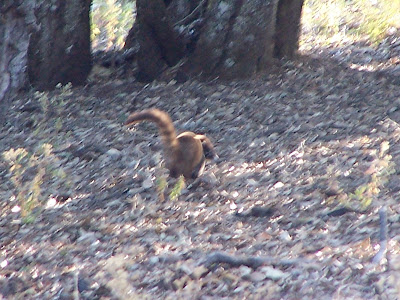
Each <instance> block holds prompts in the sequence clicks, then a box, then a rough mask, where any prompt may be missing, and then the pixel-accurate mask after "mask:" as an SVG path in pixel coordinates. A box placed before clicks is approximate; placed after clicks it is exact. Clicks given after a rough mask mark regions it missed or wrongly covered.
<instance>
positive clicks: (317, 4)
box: [302, 0, 400, 45]
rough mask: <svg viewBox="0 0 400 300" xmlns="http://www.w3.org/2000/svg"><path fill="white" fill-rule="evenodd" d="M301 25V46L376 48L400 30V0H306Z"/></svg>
mask: <svg viewBox="0 0 400 300" xmlns="http://www.w3.org/2000/svg"><path fill="white" fill-rule="evenodd" d="M302 24H303V41H302V43H307V42H310V41H314V42H313V44H314V43H316V44H322V45H324V44H325V45H328V44H340V43H342V42H347V41H349V42H352V41H359V40H367V41H369V42H371V43H372V44H377V43H379V42H380V41H381V40H382V39H383V38H384V37H385V36H387V35H389V34H391V33H393V32H395V30H396V29H397V28H400V0H380V1H378V0H325V1H320V0H306V1H305V3H304V7H303V15H302Z"/></svg>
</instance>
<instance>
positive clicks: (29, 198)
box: [3, 143, 68, 223]
mask: <svg viewBox="0 0 400 300" xmlns="http://www.w3.org/2000/svg"><path fill="white" fill-rule="evenodd" d="M3 158H4V159H5V161H6V162H7V163H8V165H9V168H10V173H11V181H12V183H13V185H14V189H15V197H16V199H17V201H18V203H19V205H20V208H21V217H22V219H23V221H24V222H25V223H32V222H34V220H35V217H36V214H35V213H34V211H35V209H36V211H37V212H39V211H40V208H41V207H42V205H43V203H44V201H45V200H46V199H47V198H48V196H49V195H50V190H51V189H46V191H44V190H43V189H42V185H43V183H44V180H46V181H47V183H50V187H53V188H54V187H55V188H59V185H60V184H62V185H65V186H68V182H67V180H66V174H65V172H64V171H63V170H62V169H61V168H60V167H59V163H58V162H57V158H56V157H55V156H54V155H53V153H52V146H51V145H50V144H46V143H45V144H42V145H41V146H39V147H38V149H37V150H36V151H35V152H34V153H30V152H28V151H27V150H26V149H24V148H18V149H10V150H8V151H4V152H3ZM55 179H58V180H55ZM37 209H38V210H37Z"/></svg>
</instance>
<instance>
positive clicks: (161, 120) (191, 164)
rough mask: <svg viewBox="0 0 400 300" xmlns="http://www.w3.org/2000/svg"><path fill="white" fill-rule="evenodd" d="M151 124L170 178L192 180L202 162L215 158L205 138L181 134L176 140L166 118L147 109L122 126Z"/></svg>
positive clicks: (153, 110)
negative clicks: (142, 123) (141, 123)
mask: <svg viewBox="0 0 400 300" xmlns="http://www.w3.org/2000/svg"><path fill="white" fill-rule="evenodd" d="M141 121H151V122H154V123H156V124H157V125H158V129H159V132H160V134H161V138H162V141H163V146H164V156H165V165H166V167H167V169H168V170H169V174H170V176H171V177H175V178H176V177H179V176H180V175H183V176H184V177H185V178H186V179H189V178H192V179H195V178H197V177H198V176H200V175H201V174H202V173H203V171H204V166H205V160H206V159H215V158H217V157H218V156H217V155H216V153H215V151H214V147H213V144H212V143H211V141H210V140H209V139H208V138H207V137H206V136H205V135H201V134H195V133H193V132H191V131H185V132H183V133H181V134H179V135H178V136H177V135H176V132H175V127H174V124H173V123H172V120H171V118H170V117H169V115H168V114H167V113H166V112H164V111H161V110H159V109H148V110H143V111H140V112H134V113H132V114H130V115H129V117H128V119H127V120H126V122H125V125H127V126H128V125H131V124H135V123H138V122H141Z"/></svg>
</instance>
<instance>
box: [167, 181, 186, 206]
mask: <svg viewBox="0 0 400 300" xmlns="http://www.w3.org/2000/svg"><path fill="white" fill-rule="evenodd" d="M184 188H185V179H184V177H183V175H181V176H179V178H178V180H177V182H176V183H175V185H174V187H173V188H172V190H171V192H170V193H169V198H170V199H171V200H175V199H176V198H178V197H179V196H180V195H181V193H182V190H183V189H184Z"/></svg>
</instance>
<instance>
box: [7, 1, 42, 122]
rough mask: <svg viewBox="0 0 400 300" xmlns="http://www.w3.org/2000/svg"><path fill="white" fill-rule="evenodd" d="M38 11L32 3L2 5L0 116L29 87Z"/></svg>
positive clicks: (20, 2)
mask: <svg viewBox="0 0 400 300" xmlns="http://www.w3.org/2000/svg"><path fill="white" fill-rule="evenodd" d="M34 8H35V1H32V0H24V1H15V0H4V1H3V2H2V3H1V4H0V16H1V18H0V114H1V113H2V112H4V111H5V107H6V106H7V103H8V102H9V101H10V100H11V97H12V96H13V95H15V94H16V92H18V91H20V90H21V89H24V88H25V87H26V86H27V84H28V73H27V71H26V66H27V62H28V46H29V37H30V34H31V33H32V32H33V31H34V30H35V29H37V25H36V19H35V16H34Z"/></svg>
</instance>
